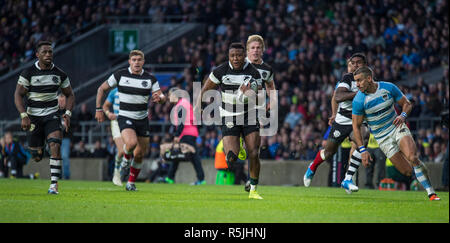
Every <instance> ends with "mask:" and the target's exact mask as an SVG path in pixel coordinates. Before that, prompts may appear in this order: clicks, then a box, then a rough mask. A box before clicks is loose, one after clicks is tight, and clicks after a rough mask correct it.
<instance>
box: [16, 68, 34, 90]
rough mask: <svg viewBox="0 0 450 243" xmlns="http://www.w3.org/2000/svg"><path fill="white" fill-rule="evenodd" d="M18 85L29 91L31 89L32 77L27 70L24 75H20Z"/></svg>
mask: <svg viewBox="0 0 450 243" xmlns="http://www.w3.org/2000/svg"><path fill="white" fill-rule="evenodd" d="M17 84H20V85H22V86H23V87H24V88H26V89H28V88H29V87H30V85H31V83H30V77H29V75H28V72H27V70H24V71H23V72H22V73H20V76H19V80H18V81H17Z"/></svg>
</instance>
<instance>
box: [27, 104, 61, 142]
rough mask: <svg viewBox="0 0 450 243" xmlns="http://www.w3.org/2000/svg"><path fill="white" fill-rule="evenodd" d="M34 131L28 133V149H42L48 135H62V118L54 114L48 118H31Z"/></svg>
mask: <svg viewBox="0 0 450 243" xmlns="http://www.w3.org/2000/svg"><path fill="white" fill-rule="evenodd" d="M29 117H30V120H31V124H33V125H34V129H33V130H32V131H31V132H29V133H28V135H27V140H28V147H30V148H42V147H44V144H45V141H46V139H47V137H48V135H49V134H50V133H52V132H54V131H60V132H61V135H62V121H61V116H60V115H59V114H57V113H53V114H50V115H47V116H29Z"/></svg>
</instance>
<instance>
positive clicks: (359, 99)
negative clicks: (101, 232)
mask: <svg viewBox="0 0 450 243" xmlns="http://www.w3.org/2000/svg"><path fill="white" fill-rule="evenodd" d="M377 83H378V89H377V91H376V92H375V93H373V94H366V93H363V92H361V91H358V93H357V94H356V96H355V98H353V103H352V107H353V111H352V114H353V115H359V116H364V117H365V119H366V121H367V124H368V125H369V128H370V132H371V133H372V134H373V135H374V137H375V139H376V140H377V141H379V140H383V139H384V138H386V137H387V136H388V135H389V134H390V133H391V132H393V131H394V129H395V125H394V123H393V122H394V120H395V118H396V117H397V113H396V111H395V108H394V105H395V103H397V101H399V100H400V99H401V98H402V97H403V93H402V92H401V91H400V89H399V88H398V87H397V86H395V85H394V84H392V83H388V82H382V81H380V82H377Z"/></svg>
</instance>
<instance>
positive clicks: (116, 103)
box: [106, 88, 120, 115]
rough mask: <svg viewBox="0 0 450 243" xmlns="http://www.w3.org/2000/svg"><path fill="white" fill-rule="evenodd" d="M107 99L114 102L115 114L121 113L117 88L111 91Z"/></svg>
mask: <svg viewBox="0 0 450 243" xmlns="http://www.w3.org/2000/svg"><path fill="white" fill-rule="evenodd" d="M106 100H107V101H109V102H110V103H112V104H113V110H114V114H115V115H118V114H119V104H120V101H119V93H118V92H117V88H114V89H113V90H111V91H109V94H108V97H107V98H106Z"/></svg>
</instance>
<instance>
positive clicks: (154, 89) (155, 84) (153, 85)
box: [152, 78, 161, 92]
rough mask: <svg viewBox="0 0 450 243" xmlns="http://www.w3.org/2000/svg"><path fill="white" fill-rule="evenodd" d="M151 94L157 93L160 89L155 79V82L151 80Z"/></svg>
mask: <svg viewBox="0 0 450 243" xmlns="http://www.w3.org/2000/svg"><path fill="white" fill-rule="evenodd" d="M152 83H153V84H152V92H155V91H158V90H160V89H161V88H160V87H159V83H158V80H156V78H155V80H152Z"/></svg>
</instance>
